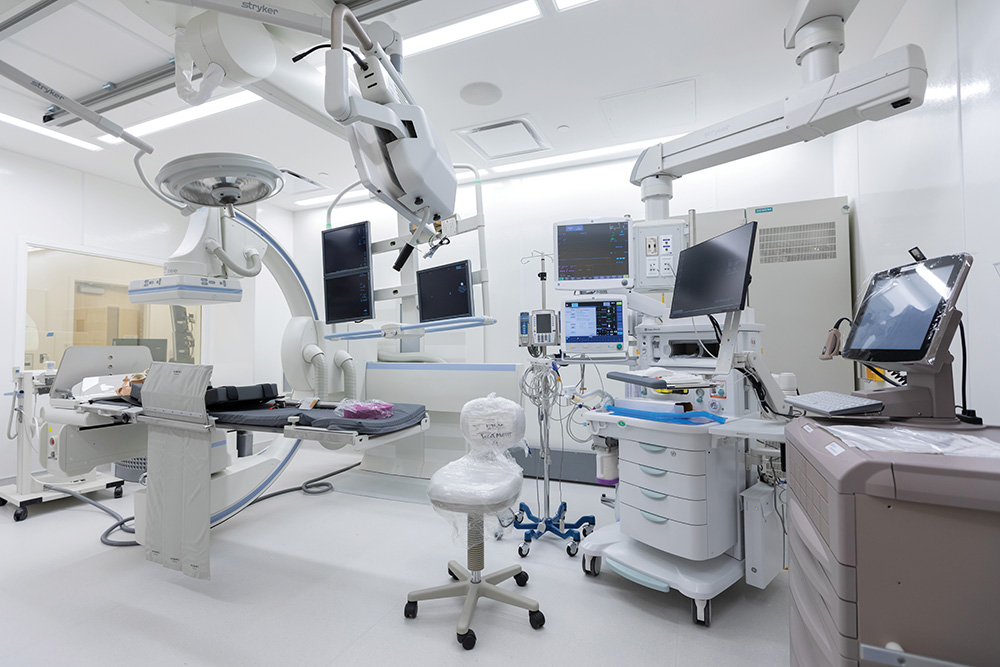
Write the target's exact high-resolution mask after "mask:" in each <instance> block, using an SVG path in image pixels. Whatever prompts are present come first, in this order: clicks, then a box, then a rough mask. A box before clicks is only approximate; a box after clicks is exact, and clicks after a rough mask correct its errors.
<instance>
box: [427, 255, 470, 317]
mask: <svg viewBox="0 0 1000 667" xmlns="http://www.w3.org/2000/svg"><path fill="white" fill-rule="evenodd" d="M417 308H419V310H420V321H421V322H434V321H437V320H448V319H452V318H455V317H472V316H473V314H474V308H473V303H472V266H471V265H470V263H469V260H463V261H461V262H454V263H452V264H445V265H444V266H436V267H434V268H432V269H424V270H422V271H417Z"/></svg>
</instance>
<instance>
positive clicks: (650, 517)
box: [639, 510, 667, 523]
mask: <svg viewBox="0 0 1000 667" xmlns="http://www.w3.org/2000/svg"><path fill="white" fill-rule="evenodd" d="M639 514H641V515H642V516H643V518H644V519H646V520H647V521H652V522H653V523H666V522H667V520H666V519H664V518H663V517H662V516H659V515H656V514H650V513H649V512H646V511H643V510H639Z"/></svg>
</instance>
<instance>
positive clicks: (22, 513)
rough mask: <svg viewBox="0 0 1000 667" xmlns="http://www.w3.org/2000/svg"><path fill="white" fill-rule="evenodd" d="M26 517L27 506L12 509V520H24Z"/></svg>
mask: <svg viewBox="0 0 1000 667" xmlns="http://www.w3.org/2000/svg"><path fill="white" fill-rule="evenodd" d="M27 518H28V508H27V507H18V508H17V509H16V510H14V521H24V520H25V519H27Z"/></svg>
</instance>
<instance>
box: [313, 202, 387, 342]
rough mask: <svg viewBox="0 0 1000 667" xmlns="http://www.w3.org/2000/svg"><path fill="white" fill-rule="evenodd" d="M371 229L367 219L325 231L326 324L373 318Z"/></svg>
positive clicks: (324, 280) (324, 286)
mask: <svg viewBox="0 0 1000 667" xmlns="http://www.w3.org/2000/svg"><path fill="white" fill-rule="evenodd" d="M370 232H371V229H370V225H369V224H368V221H367V220H365V221H364V222H357V223H354V224H353V225H346V226H344V227H337V228H335V229H325V230H323V292H324V296H325V302H326V323H327V324H335V323H337V322H356V321H359V320H368V319H371V318H372V317H374V313H373V312H372V303H373V301H374V300H373V298H372V269H371V266H372V253H371V234H370Z"/></svg>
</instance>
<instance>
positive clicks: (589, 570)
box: [580, 556, 601, 577]
mask: <svg viewBox="0 0 1000 667" xmlns="http://www.w3.org/2000/svg"><path fill="white" fill-rule="evenodd" d="M580 564H581V565H582V566H583V573H584V574H589V575H591V576H594V577H596V576H597V575H599V574H600V573H601V557H600V556H584V557H583V558H582V559H581V560H580Z"/></svg>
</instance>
